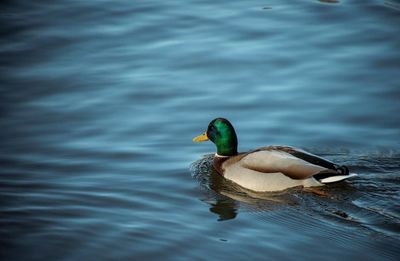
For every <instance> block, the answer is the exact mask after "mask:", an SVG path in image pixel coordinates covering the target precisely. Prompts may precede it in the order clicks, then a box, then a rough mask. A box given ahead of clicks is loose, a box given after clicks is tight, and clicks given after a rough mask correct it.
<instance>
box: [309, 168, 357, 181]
mask: <svg viewBox="0 0 400 261" xmlns="http://www.w3.org/2000/svg"><path fill="white" fill-rule="evenodd" d="M342 175H349V168H348V167H346V166H336V165H335V169H329V170H324V171H321V172H320V173H318V174H315V175H314V176H313V177H314V178H315V179H317V180H318V181H319V180H321V179H325V178H329V177H332V176H342Z"/></svg>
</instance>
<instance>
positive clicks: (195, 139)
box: [193, 133, 208, 142]
mask: <svg viewBox="0 0 400 261" xmlns="http://www.w3.org/2000/svg"><path fill="white" fill-rule="evenodd" d="M193 141H194V142H202V141H208V137H207V133H203V134H201V135H199V136H197V137H195V138H193Z"/></svg>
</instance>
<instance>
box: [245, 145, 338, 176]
mask: <svg viewBox="0 0 400 261" xmlns="http://www.w3.org/2000/svg"><path fill="white" fill-rule="evenodd" d="M240 163H241V165H242V167H244V168H248V169H251V170H255V171H258V172H262V173H265V174H267V173H276V172H280V173H282V174H284V175H285V176H287V177H289V178H291V179H307V178H309V177H311V176H313V175H315V174H319V173H327V174H328V173H329V174H334V173H336V170H332V169H329V168H326V167H324V166H320V165H317V164H313V163H311V162H308V161H305V160H303V159H301V158H298V157H295V156H294V155H292V154H290V153H287V152H285V151H283V150H274V149H271V148H270V149H265V150H261V149H260V150H257V151H255V152H252V153H249V154H247V155H246V156H245V157H243V158H242V159H241V160H240Z"/></svg>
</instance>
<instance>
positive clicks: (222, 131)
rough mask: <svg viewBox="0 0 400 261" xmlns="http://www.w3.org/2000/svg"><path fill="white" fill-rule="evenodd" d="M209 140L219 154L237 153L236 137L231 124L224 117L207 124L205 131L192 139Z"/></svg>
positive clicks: (195, 140)
mask: <svg viewBox="0 0 400 261" xmlns="http://www.w3.org/2000/svg"><path fill="white" fill-rule="evenodd" d="M207 140H211V141H212V142H213V143H214V144H215V145H216V146H217V153H218V155H221V156H233V155H236V154H237V143H238V142H237V137H236V132H235V129H234V128H233V126H232V124H231V123H230V122H229V121H228V120H227V119H224V118H216V119H214V120H212V121H211V122H210V124H208V128H207V131H206V132H205V133H203V134H202V135H200V136H197V137H196V138H194V139H193V141H194V142H201V141H207Z"/></svg>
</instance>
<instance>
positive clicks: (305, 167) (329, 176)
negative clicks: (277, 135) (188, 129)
mask: <svg viewBox="0 0 400 261" xmlns="http://www.w3.org/2000/svg"><path fill="white" fill-rule="evenodd" d="M208 140H211V141H212V142H213V143H214V144H215V145H216V147H217V153H215V156H214V160H213V166H214V168H215V170H216V171H217V172H218V173H219V174H220V175H222V176H223V177H225V178H226V179H228V180H231V181H233V182H234V183H236V184H238V185H240V186H241V187H244V188H246V189H249V190H252V191H256V192H267V191H269V192H272V191H281V190H285V189H288V188H291V187H297V186H302V187H315V186H322V185H324V184H326V183H332V182H337V181H341V180H344V179H347V178H350V177H353V176H356V174H350V173H349V170H348V168H347V167H346V166H339V165H336V164H334V163H332V162H330V161H328V160H326V159H323V158H321V157H318V156H316V155H313V154H311V153H308V152H305V151H303V150H300V149H296V148H292V147H288V146H268V147H261V148H258V149H255V150H252V151H249V152H245V153H238V151H237V146H238V140H237V136H236V132H235V129H234V128H233V126H232V124H231V123H230V122H229V121H228V120H227V119H224V118H216V119H214V120H212V121H211V122H210V124H209V125H208V128H207V131H206V132H205V133H203V134H201V135H200V136H197V137H195V138H194V139H193V141H194V142H202V141H208Z"/></svg>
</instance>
